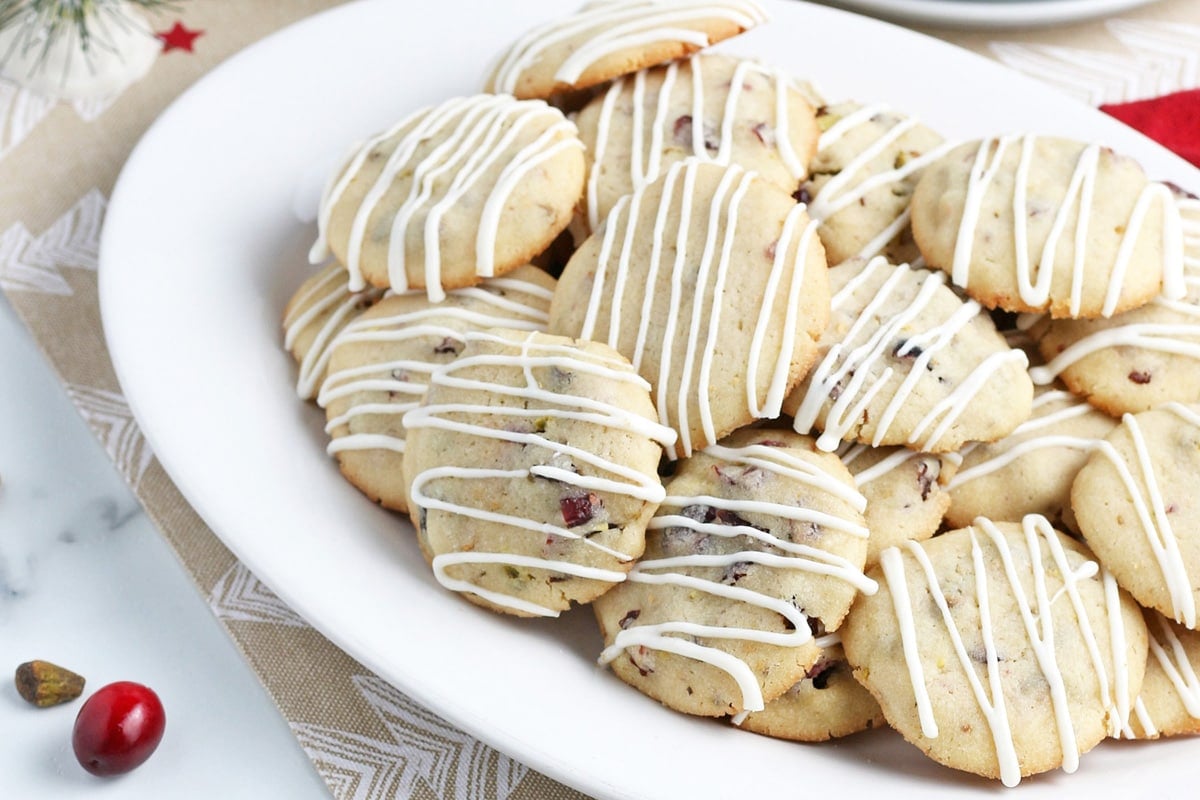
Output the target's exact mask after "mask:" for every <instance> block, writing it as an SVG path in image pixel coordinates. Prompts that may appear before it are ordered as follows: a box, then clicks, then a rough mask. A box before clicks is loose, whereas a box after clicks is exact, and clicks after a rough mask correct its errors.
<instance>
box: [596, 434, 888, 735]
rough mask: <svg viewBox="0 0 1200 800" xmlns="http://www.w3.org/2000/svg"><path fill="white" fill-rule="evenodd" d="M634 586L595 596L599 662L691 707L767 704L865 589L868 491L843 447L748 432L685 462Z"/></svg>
mask: <svg viewBox="0 0 1200 800" xmlns="http://www.w3.org/2000/svg"><path fill="white" fill-rule="evenodd" d="M666 492H667V496H666V499H665V500H664V501H663V503H662V506H661V507H660V508H659V509H658V511H657V513H656V514H655V516H654V519H652V520H651V521H650V526H649V533H648V534H647V537H646V552H645V554H644V555H643V557H642V560H641V561H639V562H638V564H637V566H635V567H634V568H633V570H632V571H631V572H630V573H629V578H628V579H627V580H626V581H625V583H623V584H621V585H620V586H617V587H616V588H614V589H613V590H612V591H611V592H609V593H607V594H605V595H604V596H603V597H600V598H599V599H598V600H596V602H595V604H594V609H595V612H596V619H597V620H598V622H599V624H600V630H601V632H602V634H603V635H604V642H605V649H604V652H603V654H602V655H601V657H600V660H601V663H607V664H609V665H610V666H611V668H612V670H613V672H614V673H615V674H616V675H617V676H618V677H620V678H621V679H622V680H624V681H625V682H626V683H629V684H631V685H632V686H634V687H635V688H637V689H638V690H640V691H642V692H644V693H645V694H647V695H649V696H650V697H653V698H655V699H656V700H659V701H660V702H662V703H664V704H666V705H667V706H669V707H671V708H673V709H676V710H678V711H683V712H685V713H689V714H698V715H704V716H717V717H719V716H729V715H732V716H734V717H735V720H736V719H738V718H739V717H740V715H742V714H743V713H744V712H749V711H759V710H761V709H762V708H763V704H764V702H765V701H767V700H770V699H771V698H773V697H777V696H779V695H781V694H783V693H784V692H786V691H787V690H788V689H789V688H790V687H791V686H793V685H794V684H795V683H797V682H798V681H800V680H802V679H803V678H804V676H805V674H806V672H807V671H808V670H809V669H810V668H811V667H812V666H813V665H814V664H815V663H816V661H817V659H818V656H819V654H820V650H819V648H818V647H817V645H816V644H815V642H814V640H813V634H812V631H814V630H815V631H818V632H820V631H822V630H824V629H825V628H827V627H828V628H831V629H832V628H836V627H837V626H838V625H839V624H840V623H841V621H842V619H843V618H844V616H845V614H846V612H847V611H848V610H849V608H850V604H851V602H853V600H854V597H855V595H856V594H857V593H858V592H860V591H868V592H869V591H874V588H875V587H874V586H873V584H871V582H869V581H867V580H865V579H864V578H863V575H862V566H863V559H864V558H865V556H866V550H867V529H866V527H865V526H864V525H863V518H862V508H863V505H864V500H863V497H862V495H860V494H859V493H858V491H857V490H856V489H855V488H854V480H853V479H852V478H851V477H850V474H849V473H848V472H847V471H846V469H845V467H843V466H842V464H841V462H840V461H838V459H837V457H836V456H833V455H829V454H825V453H819V452H816V451H815V449H814V448H813V446H812V440H811V439H809V438H807V437H802V436H799V435H797V434H795V433H792V432H790V431H777V430H768V429H763V430H757V429H749V430H744V431H739V432H738V433H736V434H734V435H733V436H730V437H729V438H727V439H725V440H723V441H722V442H721V443H720V444H718V445H712V446H709V447H708V448H706V449H705V450H703V451H701V452H697V453H695V454H694V455H692V456H691V457H690V458H687V459H684V460H682V461H681V462H680V463H679V464H678V469H677V471H676V473H675V474H674V475H673V476H672V477H671V478H669V479H668V481H667V485H666Z"/></svg>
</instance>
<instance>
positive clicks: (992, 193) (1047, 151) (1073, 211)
mask: <svg viewBox="0 0 1200 800" xmlns="http://www.w3.org/2000/svg"><path fill="white" fill-rule="evenodd" d="M912 229H913V236H914V237H915V239H916V242H917V246H918V247H919V248H920V250H921V253H922V255H923V256H924V257H925V261H926V263H927V264H929V265H930V266H932V267H936V268H939V269H943V270H945V271H946V272H947V273H949V274H950V275H951V277H952V279H953V281H954V284H955V285H956V286H960V287H962V288H963V289H964V290H965V291H966V292H967V294H969V295H970V296H971V297H973V298H975V299H976V300H978V301H979V302H980V303H982V304H983V305H984V306H987V307H988V308H997V307H999V308H1003V309H1005V310H1008V311H1019V312H1029V311H1049V312H1050V315H1051V316H1052V317H1055V318H1061V317H1071V318H1079V317H1099V316H1104V317H1108V316H1112V315H1113V314H1115V313H1118V312H1121V311H1126V310H1128V309H1131V308H1136V307H1138V306H1140V305H1144V304H1145V303H1147V302H1149V301H1150V299H1151V298H1152V297H1154V296H1155V295H1157V294H1158V293H1159V290H1160V289H1162V291H1163V293H1164V294H1165V295H1166V296H1167V297H1168V298H1170V299H1178V298H1180V297H1182V296H1183V284H1182V252H1181V251H1182V236H1181V234H1180V230H1179V213H1178V210H1177V209H1176V207H1175V201H1174V199H1173V197H1172V195H1171V191H1170V190H1169V189H1168V188H1167V187H1166V186H1165V185H1163V184H1159V183H1151V182H1150V181H1148V180H1147V179H1146V175H1145V173H1144V172H1143V171H1142V168H1141V167H1140V166H1139V165H1138V164H1137V162H1135V161H1133V160H1132V159H1130V158H1126V157H1124V156H1119V155H1117V154H1116V153H1114V152H1113V151H1111V150H1108V149H1106V148H1102V147H1100V146H1098V145H1094V144H1090V145H1089V144H1084V143H1081V142H1074V141H1071V140H1068V139H1058V138H1052V137H1046V136H1034V135H1032V134H1025V135H1013V136H1002V137H997V138H990V139H984V140H982V141H980V142H971V143H968V144H964V145H962V146H960V147H958V148H956V149H954V150H952V151H951V152H950V153H948V154H947V155H946V156H944V157H943V158H941V159H939V160H938V161H936V162H935V163H933V164H931V165H929V166H928V167H926V168H925V170H924V173H923V174H922V175H921V180H920V181H919V182H918V184H917V188H916V191H915V192H914V194H913V200H912Z"/></svg>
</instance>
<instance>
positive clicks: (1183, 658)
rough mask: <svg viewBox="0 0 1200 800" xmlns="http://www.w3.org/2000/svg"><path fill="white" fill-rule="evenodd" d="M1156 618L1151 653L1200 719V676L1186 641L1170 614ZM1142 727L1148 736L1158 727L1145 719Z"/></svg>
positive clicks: (1184, 700)
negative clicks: (1171, 619) (1170, 622)
mask: <svg viewBox="0 0 1200 800" xmlns="http://www.w3.org/2000/svg"><path fill="white" fill-rule="evenodd" d="M1152 616H1153V617H1154V622H1153V623H1151V624H1150V625H1149V629H1150V655H1151V656H1152V657H1153V658H1154V659H1155V661H1156V662H1157V663H1158V665H1159V667H1161V668H1162V671H1163V673H1164V674H1166V676H1167V680H1169V681H1170V682H1171V686H1173V687H1174V689H1175V692H1176V694H1177V695H1178V696H1179V701H1180V703H1181V704H1182V705H1183V708H1184V710H1185V711H1187V713H1188V714H1189V715H1190V716H1191V717H1192V718H1194V719H1200V677H1198V676H1197V675H1196V668H1195V665H1193V664H1192V661H1191V659H1189V658H1188V654H1187V650H1186V649H1184V646H1183V642H1181V641H1180V640H1179V636H1178V635H1177V634H1176V633H1175V631H1174V630H1173V629H1172V628H1171V626H1170V624H1169V623H1168V622H1167V620H1166V617H1163V616H1162V615H1161V614H1153V615H1152ZM1139 721H1141V722H1142V728H1143V729H1145V731H1146V734H1147V735H1148V736H1152V735H1154V732H1156V729H1155V727H1154V724H1153V722H1150V721H1149V714H1147V715H1146V720H1141V719H1140V717H1139Z"/></svg>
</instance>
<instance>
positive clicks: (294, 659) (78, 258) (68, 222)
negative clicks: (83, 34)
mask: <svg viewBox="0 0 1200 800" xmlns="http://www.w3.org/2000/svg"><path fill="white" fill-rule="evenodd" d="M336 4H337V3H336V2H334V0H289V1H288V2H286V3H280V2H270V1H269V0H255V1H254V2H249V1H248V0H243V2H238V3H229V2H220V0H192V2H188V3H186V4H183V5H181V6H179V7H178V8H176V9H173V10H171V11H168V12H166V13H164V14H162V15H160V16H158V17H156V18H152V19H151V24H152V26H153V27H154V29H155V30H159V31H168V30H170V29H172V28H173V27H174V26H175V24H176V23H177V22H178V23H179V24H180V27H178V28H175V34H174V35H172V36H169V37H166V39H165V42H164V52H163V53H162V55H160V56H159V57H158V59H157V63H156V64H155V65H154V66H153V68H152V69H151V71H150V73H149V74H148V75H147V76H146V77H145V78H143V79H142V80H141V81H139V82H137V83H135V84H133V85H132V86H130V87H129V88H127V89H125V90H124V91H123V92H121V93H120V94H119V95H118V96H116V97H114V98H109V99H107V100H105V101H96V102H76V103H68V102H59V103H55V102H54V101H52V100H49V99H46V98H43V97H40V96H37V95H34V94H31V93H30V92H27V91H25V90H22V89H19V88H18V87H16V86H15V85H13V84H11V83H6V82H4V81H3V80H0V289H2V290H3V291H4V292H5V294H6V295H7V297H8V299H9V301H10V302H11V304H12V306H13V307H14V309H15V310H16V312H17V314H18V315H19V316H20V317H21V318H22V319H23V320H24V322H25V324H26V325H27V326H28V327H29V329H30V331H31V332H32V334H33V336H34V338H35V339H36V340H37V342H38V344H39V346H40V347H41V348H42V351H43V352H44V354H45V355H46V357H47V358H48V359H49V360H50V362H51V363H52V365H53V367H54V369H55V370H56V372H57V374H58V376H59V378H60V380H61V381H62V383H63V385H64V387H65V389H66V391H67V393H68V394H69V395H70V397H71V399H72V400H73V401H74V403H75V405H76V407H77V408H78V410H79V412H80V414H81V415H82V416H83V417H84V418H85V419H86V420H87V422H88V423H89V425H90V426H91V428H92V430H93V431H94V432H95V434H96V436H97V437H98V438H99V439H100V441H101V443H102V444H103V445H104V447H105V449H106V451H107V452H108V454H109V456H110V457H111V458H112V459H113V461H114V462H115V463H116V465H117V466H118V468H119V469H120V471H121V472H122V474H123V475H124V476H125V478H126V480H127V481H128V482H129V485H130V486H131V487H132V488H133V490H134V492H135V493H136V494H137V496H138V498H139V499H140V500H141V502H142V504H143V505H144V506H145V508H146V511H147V512H148V513H149V515H150V516H151V518H152V519H153V520H154V522H155V523H156V524H157V526H158V528H159V529H160V530H161V531H162V532H163V534H164V535H165V536H166V537H167V539H168V540H169V541H170V543H171V545H172V546H173V548H174V549H175V552H176V553H177V555H178V557H179V559H180V560H181V561H182V563H183V564H184V566H185V567H186V568H187V570H188V572H189V573H190V574H191V576H192V578H193V579H194V580H195V582H196V585H197V586H198V587H199V589H200V591H201V592H202V593H203V595H204V596H205V597H207V598H208V600H209V603H210V606H211V608H212V610H213V613H214V614H216V616H217V617H218V618H219V619H220V620H221V622H222V623H223V625H224V626H225V628H226V630H228V632H229V635H230V636H231V637H232V638H233V640H234V641H235V642H236V643H237V645H238V647H239V648H240V649H241V651H242V653H243V654H244V655H245V657H246V659H247V661H248V662H249V663H250V665H251V667H253V669H254V671H255V672H256V673H257V675H258V677H259V679H260V680H261V681H262V683H263V685H264V686H265V687H266V689H267V691H268V692H269V693H270V694H271V696H272V697H273V698H274V700H275V702H276V703H277V704H278V706H279V708H280V711H281V712H282V713H283V715H284V717H285V718H286V719H287V721H288V723H289V724H290V726H291V729H292V731H293V733H294V734H295V736H296V737H297V739H298V740H299V742H300V744H301V746H302V747H303V748H304V750H305V751H306V752H307V753H308V755H309V757H310V758H311V759H312V761H313V763H314V765H315V767H316V769H317V770H318V771H319V772H320V774H321V776H322V777H323V778H324V779H325V782H326V783H327V784H328V786H329V788H330V791H331V793H332V794H333V795H334V796H336V797H339V798H349V797H354V798H391V797H400V798H407V797H412V798H438V799H439V800H441V799H442V798H459V799H461V798H477V797H478V798H482V797H489V798H513V799H514V800H520V799H521V798H530V799H531V800H532V799H534V798H537V799H538V800H558V799H559V798H581V797H583V795H581V794H579V793H578V792H575V791H573V790H571V789H568V788H566V787H564V786H562V785H560V784H558V783H556V782H554V781H552V780H550V779H549V778H547V777H545V776H543V775H540V774H538V773H536V772H533V771H532V770H529V769H528V768H527V767H525V766H524V765H522V764H520V763H518V762H515V761H513V760H512V759H510V758H508V757H506V756H504V755H501V754H499V753H497V752H496V751H494V750H492V749H490V748H488V747H487V746H485V745H483V744H481V743H479V742H477V741H475V740H474V739H472V738H471V737H469V736H467V735H466V734H464V733H462V732H460V731H458V730H456V729H454V728H453V727H452V726H450V725H448V724H447V723H445V722H443V721H442V720H440V719H438V717H436V716H435V715H434V714H432V713H430V712H429V711H428V710H426V709H424V708H423V707H421V706H420V705H419V704H418V703H416V702H414V701H413V700H412V699H410V698H408V697H406V696H405V695H403V694H402V693H400V692H399V691H397V690H396V689H394V688H393V687H391V686H389V685H388V684H387V683H386V682H384V681H383V680H381V679H380V678H378V677H376V676H375V675H373V674H371V672H370V671H369V670H367V669H366V668H365V667H363V666H362V665H360V664H358V663H357V662H356V661H355V660H354V659H353V658H351V657H350V656H348V655H346V654H345V653H344V652H342V651H341V650H339V649H338V648H337V647H335V646H334V645H333V644H331V643H330V642H329V641H328V640H326V639H325V638H324V637H323V636H321V635H320V634H319V633H317V632H316V631H315V630H314V629H313V628H311V627H310V626H309V625H308V624H307V623H305V622H304V621H303V620H302V619H301V618H300V617H299V616H298V615H296V614H295V613H294V612H293V611H291V610H290V609H289V608H288V607H287V606H285V605H284V604H283V603H282V602H281V601H279V599H278V598H276V597H275V596H274V595H273V594H272V593H271V592H270V590H269V589H267V588H266V587H265V586H264V585H262V584H261V583H260V582H259V581H258V580H256V578H255V577H254V575H252V574H251V573H250V572H249V571H248V570H247V569H246V568H245V567H243V566H242V565H241V564H240V563H239V562H238V561H237V559H236V558H234V556H233V555H232V554H231V553H230V552H229V551H228V550H227V549H226V548H225V547H224V545H222V544H221V543H220V541H219V540H218V539H217V538H216V536H215V535H214V534H213V533H212V532H211V531H210V530H209V529H208V528H207V526H206V525H205V524H204V522H203V521H201V519H200V518H199V517H198V516H197V515H196V513H195V512H194V511H193V510H192V509H191V507H190V506H189V505H188V504H187V503H186V502H185V501H184V500H183V498H182V497H181V495H180V494H179V492H178V490H177V489H176V488H175V486H174V485H173V484H172V483H171V480H170V479H169V478H168V477H167V475H166V474H165V472H164V471H163V469H162V467H161V466H160V465H159V463H158V461H157V460H156V459H155V458H154V456H153V454H152V453H151V452H150V451H149V449H148V447H147V446H146V444H145V443H144V441H143V440H142V438H141V436H140V434H139V432H138V430H137V425H136V423H135V421H134V420H133V418H132V416H131V414H130V413H129V409H128V406H127V404H126V403H125V401H124V398H123V397H122V395H121V390H120V387H119V385H118V384H117V380H116V377H115V375H114V373H113V370H112V366H111V364H110V361H109V356H108V352H107V348H106V346H105V343H104V339H103V335H102V332H101V325H100V313H99V308H98V302H97V290H96V286H97V283H96V279H97V275H96V259H97V247H98V241H99V233H100V228H101V225H102V222H103V218H104V211H105V205H106V198H107V197H108V195H109V193H110V191H111V190H112V186H113V183H114V181H115V180H116V176H117V174H118V172H119V171H120V168H121V165H122V164H123V163H124V161H125V159H126V157H127V156H128V154H129V152H130V150H131V149H132V148H133V146H134V144H135V143H136V142H137V139H138V137H139V136H140V135H141V134H142V132H143V131H144V130H145V129H146V128H147V127H148V126H149V124H150V123H151V122H152V121H153V119H154V118H155V117H156V115H157V114H158V113H159V112H160V111H161V110H162V109H163V108H164V107H165V106H166V105H167V104H168V103H169V102H170V101H171V100H172V99H173V98H175V97H176V96H177V95H178V94H179V93H180V92H181V91H182V90H183V89H184V88H186V87H187V86H188V85H190V84H191V83H192V82H193V81H195V80H196V79H197V78H198V77H199V76H200V75H202V74H203V73H205V72H206V71H207V70H209V69H210V68H212V67H213V66H214V65H215V64H217V63H218V62H220V61H222V60H223V59H224V58H225V57H226V56H228V55H229V54H231V53H233V52H235V51H237V50H239V49H241V48H242V47H244V46H246V45H247V44H250V43H251V42H254V41H256V40H258V39H260V38H262V37H263V36H265V35H266V34H268V33H270V32H272V31H274V30H276V29H278V28H280V27H283V26H284V25H286V24H288V23H290V22H292V21H294V20H296V19H299V18H301V17H304V16H307V15H309V14H312V13H315V12H317V11H320V10H322V9H325V8H327V7H329V6H332V5H336ZM925 30H926V32H929V33H932V34H934V35H937V36H939V37H941V38H944V39H947V40H949V41H952V42H955V43H959V44H963V45H964V46H967V47H969V48H971V49H974V50H976V51H977V52H980V53H982V54H984V55H988V56H990V57H993V58H997V59H999V60H1001V61H1003V62H1006V63H1008V64H1009V65H1010V66H1014V67H1016V68H1018V69H1022V70H1024V71H1026V72H1029V73H1032V74H1034V75H1036V76H1037V77H1040V78H1042V79H1044V80H1047V81H1049V82H1052V83H1056V84H1058V85H1059V86H1060V87H1062V88H1063V89H1064V90H1066V91H1067V92H1069V93H1072V94H1074V95H1076V96H1077V97H1079V98H1080V99H1082V100H1084V101H1085V102H1089V103H1092V104H1097V105H1098V104H1101V103H1114V102H1124V101H1128V100H1135V99H1141V98H1144V97H1151V96H1156V95H1160V94H1165V93H1167V92H1171V91H1176V90H1179V89H1188V88H1196V87H1200V59H1197V58H1196V53H1198V52H1200V2H1197V0H1162V2H1159V3H1157V4H1154V5H1151V6H1148V7H1145V8H1142V9H1139V10H1135V11H1131V12H1128V13H1126V14H1124V15H1122V16H1120V17H1119V18H1115V19H1110V20H1106V21H1105V20H1102V21H1096V22H1089V23H1084V24H1080V25H1075V26H1067V27H1057V28H1052V29H1045V30H1030V31H993V32H972V33H968V32H958V31H937V30H933V29H925ZM197 33H198V35H194V34H197ZM189 48H190V49H189ZM164 268H168V269H169V265H166V264H165V265H164ZM468 764H470V765H472V767H471V768H467V765H468ZM468 776H484V777H482V778H470V777H468Z"/></svg>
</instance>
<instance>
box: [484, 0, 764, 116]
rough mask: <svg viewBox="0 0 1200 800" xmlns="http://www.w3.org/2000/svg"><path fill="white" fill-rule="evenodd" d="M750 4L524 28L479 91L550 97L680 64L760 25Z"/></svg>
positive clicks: (710, 3)
mask: <svg viewBox="0 0 1200 800" xmlns="http://www.w3.org/2000/svg"><path fill="white" fill-rule="evenodd" d="M766 20H767V15H766V13H765V12H764V11H763V10H762V8H761V7H760V6H759V5H758V4H757V3H754V2H752V1H751V0H608V1H607V2H592V3H588V4H587V5H585V6H583V7H582V8H581V9H579V10H578V11H576V12H575V13H573V14H571V15H569V16H564V17H561V18H559V19H554V20H551V21H549V22H546V23H544V24H542V25H539V26H537V27H535V28H532V29H530V30H529V31H528V32H527V33H525V34H524V35H523V36H521V37H520V38H519V39H517V40H516V41H515V42H513V43H512V44H511V45H509V46H508V47H507V48H505V50H504V51H503V52H502V53H501V54H500V56H499V58H498V59H497V60H496V63H495V65H494V66H493V67H492V71H491V74H490V75H489V76H488V78H487V82H486V83H485V86H484V91H488V92H501V93H507V94H512V95H516V96H517V97H521V98H532V97H540V98H550V97H553V96H554V95H557V94H561V93H564V92H572V91H578V90H580V89H586V88H588V87H591V86H595V85H597V84H600V83H604V82H605V81H609V80H612V79H614V78H619V77H621V76H622V75H627V74H629V73H631V72H636V71H638V70H639V69H643V68H645V67H652V66H654V65H656V64H664V63H666V62H668V61H671V60H673V59H677V58H683V57H685V56H687V55H689V54H691V53H694V52H695V51H697V50H699V49H701V48H704V47H708V46H709V45H710V44H716V43H717V42H719V41H721V40H723V39H728V38H729V37H731V36H736V35H737V34H739V33H741V32H742V31H745V30H748V29H750V28H753V27H754V26H756V25H758V24H760V23H762V22H766Z"/></svg>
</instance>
